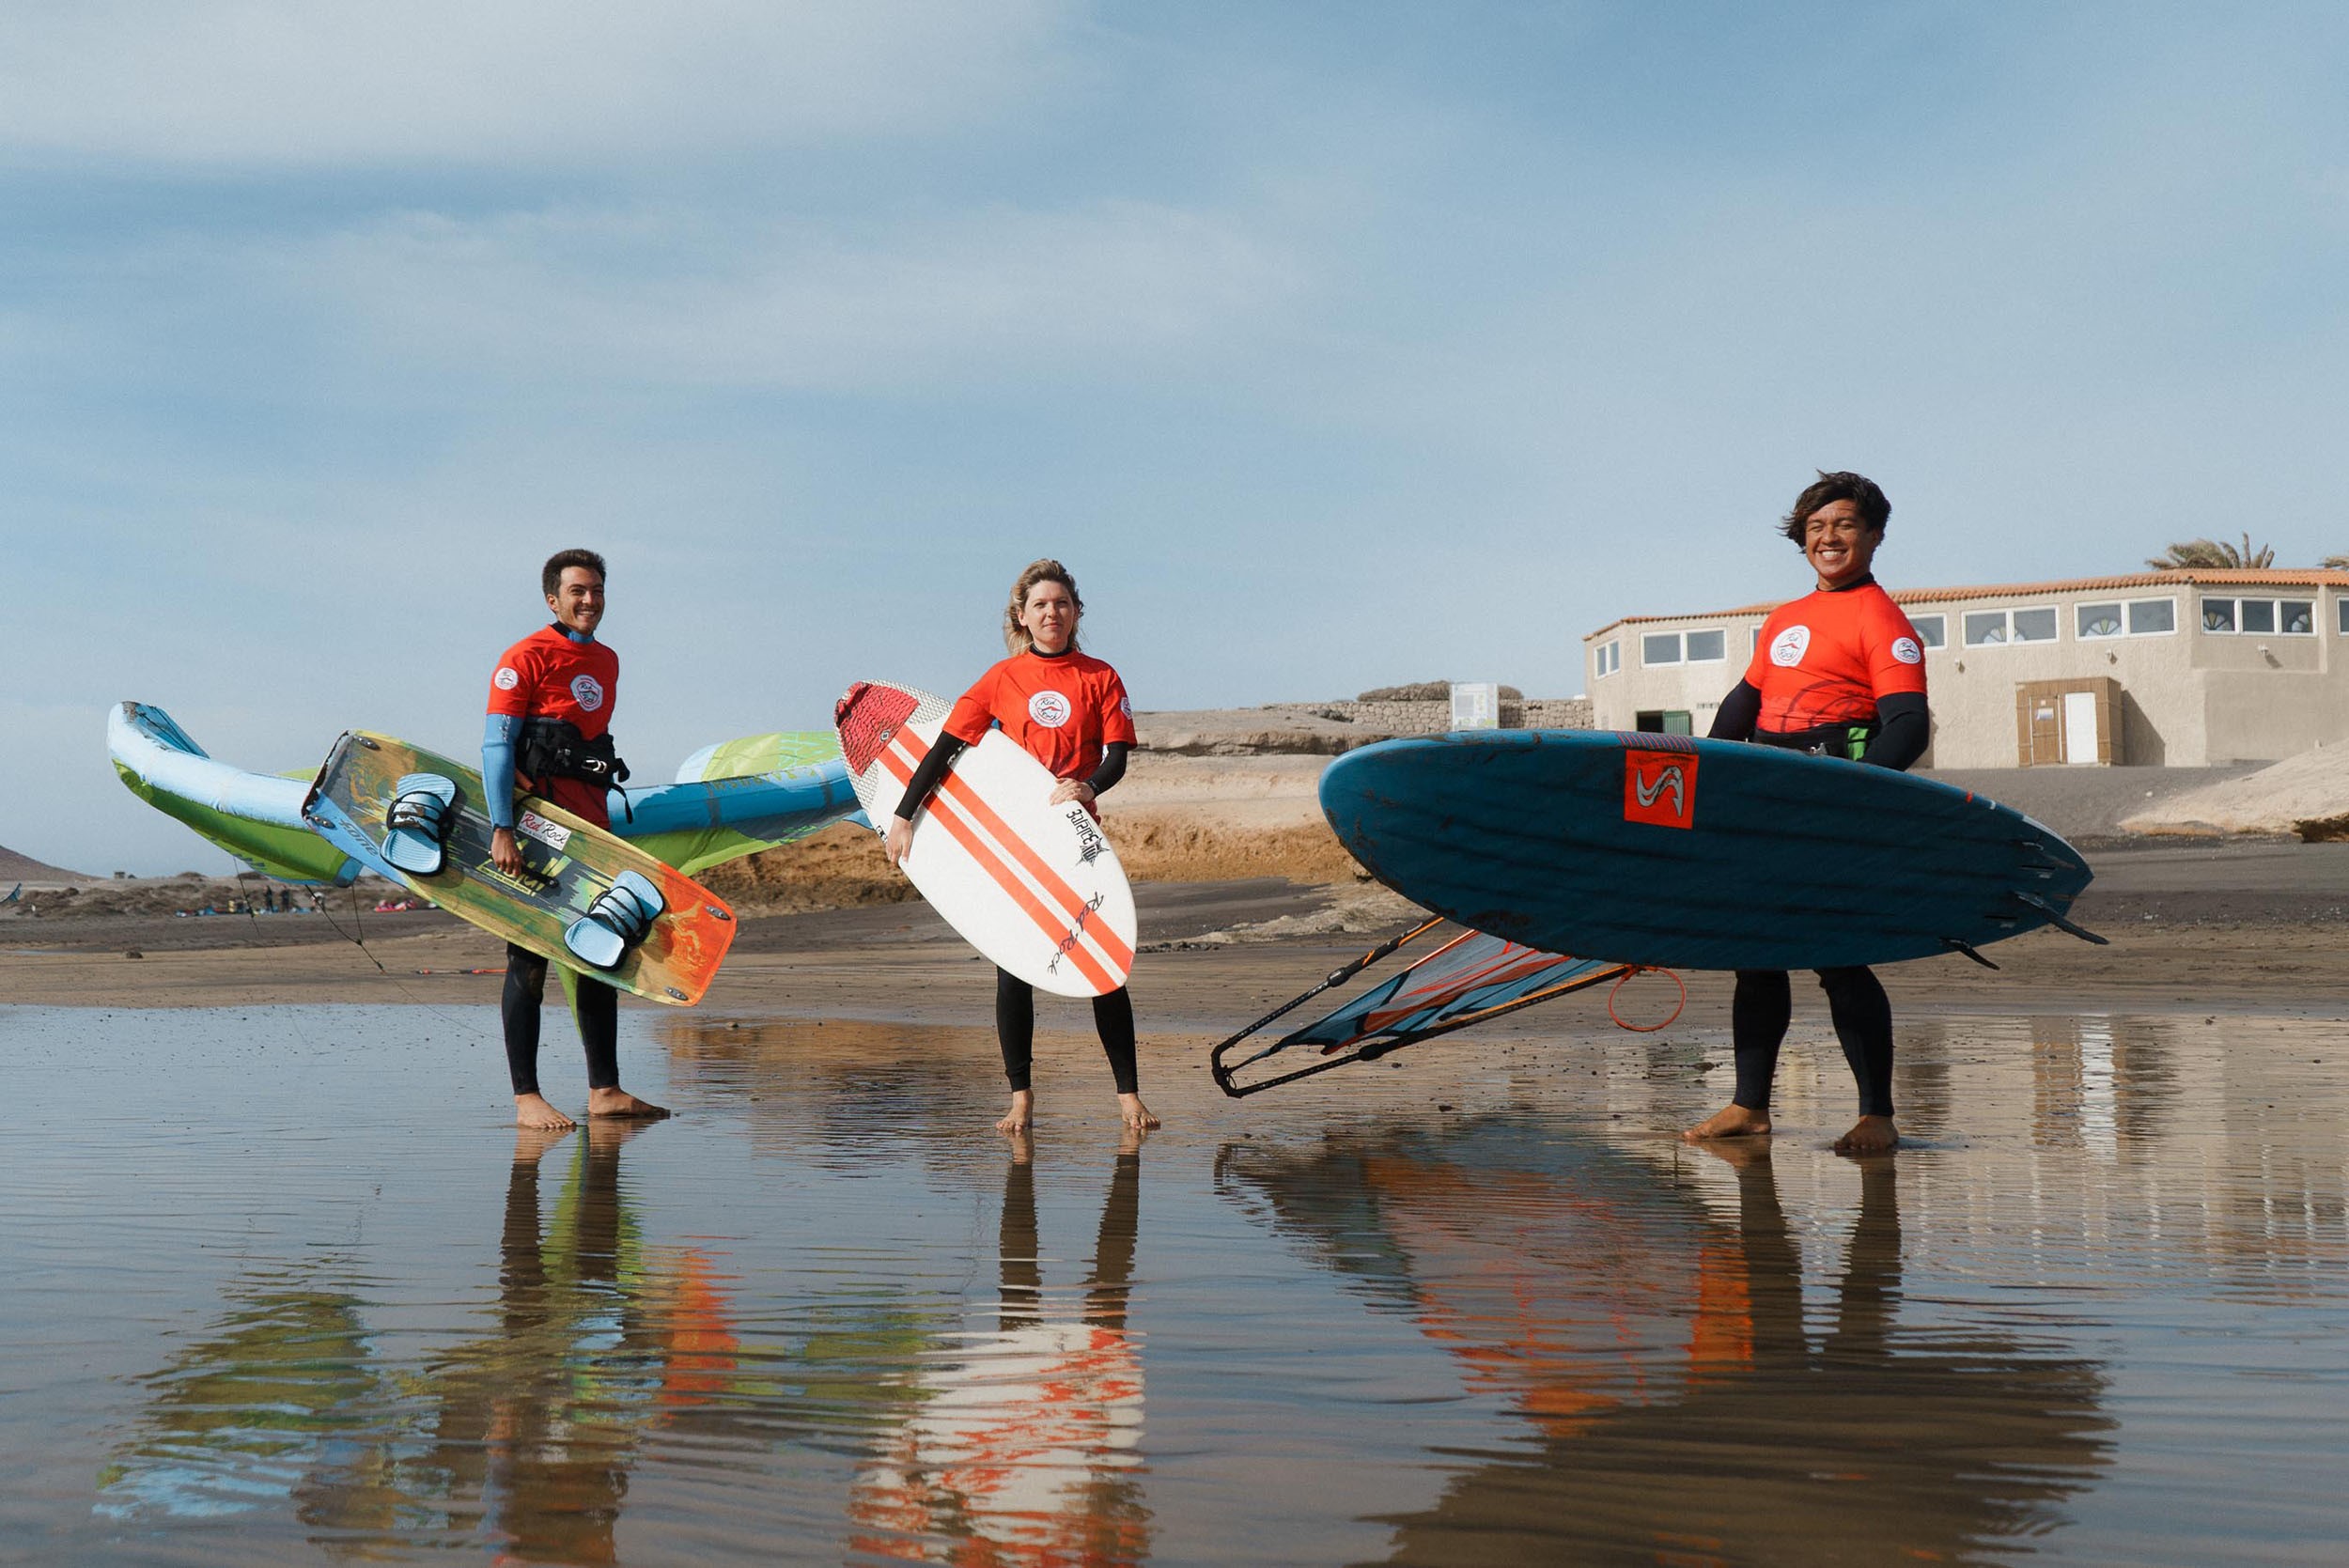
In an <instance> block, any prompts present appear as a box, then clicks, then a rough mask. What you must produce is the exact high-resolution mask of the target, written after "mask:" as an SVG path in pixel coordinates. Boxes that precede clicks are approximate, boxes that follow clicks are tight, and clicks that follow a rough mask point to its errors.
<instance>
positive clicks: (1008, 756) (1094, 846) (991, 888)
mask: <svg viewBox="0 0 2349 1568" xmlns="http://www.w3.org/2000/svg"><path fill="white" fill-rule="evenodd" d="M952 710H953V705H952V704H951V703H949V702H947V701H946V700H945V699H944V698H942V697H936V696H932V695H931V694H930V693H929V692H926V691H916V690H914V689H913V688H911V687H907V686H892V685H889V684H887V683H885V682H881V681H859V682H858V683H857V684H856V685H854V686H852V687H850V688H849V689H848V694H847V695H845V696H843V697H842V698H841V699H840V703H839V706H837V707H836V708H835V709H834V710H833V719H834V722H835V723H836V725H837V727H838V729H839V732H840V750H841V753H842V754H843V755H844V756H845V757H846V758H847V759H848V777H849V779H850V780H851V782H852V783H853V784H855V786H856V795H857V800H859V801H860V802H861V803H862V804H863V807H864V815H866V817H868V818H869V819H870V820H871V821H872V823H873V825H874V826H875V828H876V829H877V830H878V831H881V832H883V833H886V832H887V831H888V827H889V823H890V821H891V819H892V818H893V817H894V816H895V815H896V811H897V802H898V801H900V800H903V799H904V798H905V789H906V784H908V783H909V782H910V780H911V779H912V777H913V770H914V769H915V768H919V767H920V766H921V765H922V759H923V758H924V757H926V756H927V755H929V751H930V748H931V747H932V746H934V745H936V744H937V743H938V736H939V729H940V726H941V725H942V724H943V723H944V722H945V721H946V716H947V714H948V713H949V712H951V711H952ZM1059 782H1060V781H1059V780H1057V779H1055V778H1053V777H1052V774H1051V770H1050V769H1049V768H1046V767H1045V766H1044V765H1043V764H1042V763H1040V762H1038V761H1036V760H1035V758H1034V757H1033V756H1030V755H1029V754H1028V753H1027V752H1026V751H1024V750H1023V749H1021V747H1020V746H1019V743H1018V742H1017V741H1014V740H1013V739H1012V738H1011V737H1009V736H1006V735H1004V734H1003V732H1002V731H1000V730H990V731H988V735H987V737H986V738H985V739H984V740H981V741H980V742H979V743H978V744H977V745H975V746H972V747H970V748H968V749H966V750H965V751H964V752H963V753H962V754H961V755H959V756H957V758H955V764H954V767H953V768H950V769H948V771H947V774H946V777H945V779H944V780H943V781H942V782H941V784H940V785H939V787H938V790H937V793H935V794H933V795H932V796H931V797H930V800H929V803H928V805H927V806H926V807H925V809H924V810H923V811H922V812H921V813H920V814H919V815H916V816H915V818H914V822H913V845H912V847H911V848H910V850H909V851H908V852H907V854H906V858H905V862H904V868H905V874H906V876H907V877H909V878H910V879H911V881H912V883H913V885H914V886H915V887H916V888H919V889H920V890H921V893H922V896H923V897H924V898H926V899H927V900H928V901H929V903H930V906H931V907H932V908H935V909H937V911H938V912H939V914H940V915H941V916H942V917H943V918H944V920H945V922H946V924H949V925H951V926H953V927H954V928H955V930H956V931H957V932H958V933H960V934H961V936H962V939H963V940H965V941H967V942H969V943H970V944H971V945H972V947H975V948H977V949H978V950H979V952H980V953H981V955H984V956H986V957H988V958H989V959H992V960H993V961H994V962H995V963H996V964H997V965H999V966H1001V967H1002V968H1003V969H1004V970H1007V971H1009V972H1010V973H1012V974H1015V975H1018V976H1019V978H1020V979H1022V980H1024V981H1026V982H1027V983H1028V984H1029V985H1031V986H1040V987H1042V988H1043V989H1045V990H1047V991H1050V992H1053V993H1054V994H1056V995H1059V996H1068V997H1086V996H1102V995H1105V994H1107V993H1108V992H1111V991H1114V990H1116V989H1117V988H1118V987H1119V986H1123V985H1125V984H1126V977H1127V976H1128V974H1130V973H1131V972H1132V971H1133V967H1134V938H1135V934H1136V927H1135V923H1134V895H1133V890H1132V889H1131V888H1129V887H1128V886H1127V883H1126V869H1125V867H1124V866H1122V865H1120V864H1119V863H1118V860H1117V851H1116V850H1115V849H1113V848H1112V847H1111V846H1110V841H1109V838H1108V836H1107V835H1106V834H1104V833H1103V832H1102V831H1101V825H1100V823H1098V822H1097V821H1096V820H1095V819H1094V816H1093V814H1092V813H1091V812H1089V811H1087V810H1085V808H1084V807H1083V806H1081V805H1080V804H1078V803H1077V802H1076V801H1073V800H1069V801H1064V802H1062V803H1061V804H1059V805H1053V804H1052V803H1051V795H1052V790H1053V788H1054V787H1055V786H1056V785H1057V784H1059Z"/></svg>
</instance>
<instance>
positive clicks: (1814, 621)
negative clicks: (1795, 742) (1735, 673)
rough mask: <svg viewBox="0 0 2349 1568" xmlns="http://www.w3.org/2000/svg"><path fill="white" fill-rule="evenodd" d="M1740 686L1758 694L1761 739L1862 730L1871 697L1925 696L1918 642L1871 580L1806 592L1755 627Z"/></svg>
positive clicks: (1869, 717) (1872, 709)
mask: <svg viewBox="0 0 2349 1568" xmlns="http://www.w3.org/2000/svg"><path fill="white" fill-rule="evenodd" d="M1746 684H1747V685H1749V686H1751V687H1752V688H1753V689H1754V690H1755V691H1759V692H1761V693H1762V717H1761V721H1760V724H1759V726H1758V727H1759V728H1760V729H1761V730H1762V731H1763V732H1765V733H1767V734H1773V735H1793V734H1797V733H1799V732H1801V731H1804V730H1813V729H1818V728H1821V727H1823V726H1825V725H1828V724H1864V723H1868V722H1871V721H1873V720H1875V717H1876V700H1877V699H1878V698H1879V697H1889V696H1891V695H1892V694H1893V693H1895V692H1901V691H1907V692H1914V693H1915V694H1916V695H1918V696H1923V695H1924V694H1925V649H1924V644H1923V643H1922V642H1921V641H1920V640H1919V639H1918V636H1917V629H1916V628H1915V627H1913V626H1911V625H1909V623H1908V617H1907V616H1906V615H1904V614H1903V613H1901V607H1900V606H1899V605H1897V604H1894V603H1893V602H1892V596H1891V595H1890V594H1888V593H1886V592H1885V591H1884V590H1883V589H1882V588H1879V587H1877V586H1876V585H1875V583H1874V582H1865V583H1861V584H1859V586H1857V587H1851V588H1844V589H1842V590H1840V591H1838V592H1834V593H1828V592H1825V591H1821V592H1817V593H1812V594H1810V595H1807V596H1805V597H1804V598H1798V599H1797V600H1795V601H1794V602H1793V603H1791V604H1781V605H1780V606H1779V607H1778V608H1777V609H1776V610H1774V611H1772V612H1771V613H1770V618H1769V619H1768V620H1766V621H1764V622H1763V623H1762V635H1761V638H1760V639H1759V640H1758V641H1757V642H1756V643H1755V644H1754V646H1753V661H1752V662H1751V663H1750V664H1748V665H1747V666H1746Z"/></svg>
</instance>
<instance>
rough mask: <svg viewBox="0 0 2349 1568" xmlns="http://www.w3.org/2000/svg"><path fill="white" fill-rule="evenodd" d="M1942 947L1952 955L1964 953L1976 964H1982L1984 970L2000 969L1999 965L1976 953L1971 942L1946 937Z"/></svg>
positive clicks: (1943, 939)
mask: <svg viewBox="0 0 2349 1568" xmlns="http://www.w3.org/2000/svg"><path fill="white" fill-rule="evenodd" d="M1941 945H1942V946H1943V947H1946V948H1948V949H1949V950H1950V951H1951V952H1952V953H1963V954H1964V955H1966V956H1967V957H1968V958H1971V959H1972V960H1973V961H1974V962H1975V963H1977V964H1980V965H1981V966H1982V967H1983V969H1986V970H1994V969H1997V968H1998V967H1999V966H1998V965H1996V964H1994V963H1992V962H1991V961H1990V960H1989V959H1987V958H1985V957H1983V955H1981V954H1979V953H1976V952H1975V951H1974V949H1973V944H1971V943H1970V942H1962V941H1959V940H1958V939H1956V938H1955V937H1944V938H1942V939H1941Z"/></svg>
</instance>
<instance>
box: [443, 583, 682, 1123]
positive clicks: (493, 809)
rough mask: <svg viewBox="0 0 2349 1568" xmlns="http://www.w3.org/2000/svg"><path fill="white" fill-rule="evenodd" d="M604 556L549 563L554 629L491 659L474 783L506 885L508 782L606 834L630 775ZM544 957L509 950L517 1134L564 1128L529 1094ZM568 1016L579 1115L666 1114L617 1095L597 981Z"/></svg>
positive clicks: (613, 999)
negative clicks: (581, 1069) (609, 633)
mask: <svg viewBox="0 0 2349 1568" xmlns="http://www.w3.org/2000/svg"><path fill="white" fill-rule="evenodd" d="M603 580H604V570H603V557H602V556H600V555H599V554H597V553H596V552H595V551H592V550H566V551H561V552H560V553H558V554H555V555H552V556H550V557H549V558H548V560H547V564H546V567H545V568H544V569H543V570H542V571H541V572H540V573H539V577H538V585H539V588H540V591H541V592H543V593H544V594H545V595H546V599H547V608H548V609H549V610H552V612H553V613H554V622H553V624H552V625H551V626H545V627H541V628H539V629H537V631H534V632H532V633H531V634H530V635H529V636H527V637H525V638H523V639H522V640H521V642H519V643H517V644H514V645H513V646H512V647H510V648H508V649H506V653H505V655H504V657H502V658H501V659H499V660H498V667H497V673H496V674H495V675H491V676H490V714H489V722H488V724H487V726H486V727H485V729H484V730H483V733H482V737H481V779H482V784H483V787H484V793H485V794H487V796H488V797H489V799H488V802H487V804H488V807H489V814H490V828H491V830H492V831H491V832H490V860H491V861H492V862H495V863H496V865H497V868H498V870H499V871H501V872H503V873H505V874H506V876H508V877H522V876H526V875H528V870H527V866H526V864H525V862H524V861H523V859H522V851H521V841H520V839H519V838H517V837H516V831H517V828H518V825H519V824H518V821H517V817H516V813H515V806H514V796H515V789H516V785H517V784H519V785H521V787H522V788H524V789H527V790H529V791H530V792H531V793H532V794H534V795H539V796H543V797H544V798H545V799H547V800H552V801H553V802H554V803H555V804H556V805H558V806H561V807H562V808H563V809H564V810H565V811H568V812H570V813H572V814H573V815H579V816H583V817H585V818H586V819H587V820H588V821H590V822H592V823H594V824H595V825H596V826H598V827H599V828H606V827H610V826H611V824H612V815H611V812H610V809H609V808H608V807H607V806H606V805H605V803H604V798H605V795H606V794H607V792H608V791H609V790H610V789H611V787H612V786H613V785H614V784H618V783H620V782H622V781H624V780H625V779H626V778H627V777H628V769H627V768H626V767H625V766H624V765H622V764H621V762H620V760H619V758H618V757H617V756H616V755H614V752H613V746H612V733H611V731H612V708H613V705H614V702H615V701H616V700H617V693H618V689H619V683H620V660H619V656H618V655H617V654H615V653H614V652H613V651H612V650H611V649H610V648H608V647H605V646H604V645H603V644H601V643H599V642H597V641H596V628H597V627H598V626H599V624H601V622H602V620H603ZM546 989H547V961H546V960H545V959H544V958H541V957H539V956H538V955H537V954H535V953H532V952H530V951H528V950H527V949H525V948H521V947H517V946H515V945H513V944H512V943H510V942H509V943H507V944H506V993H505V995H504V996H503V997H502V998H501V999H500V1001H499V1012H500V1014H501V1015H502V1016H503V1018H504V1021H505V1025H506V1069H507V1071H508V1072H509V1073H510V1074H511V1075H512V1077H513V1080H514V1120H515V1122H516V1123H517V1124H518V1125H520V1126H525V1127H568V1126H573V1125H574V1124H573V1122H572V1121H571V1119H570V1118H569V1117H568V1116H566V1115H564V1114H563V1112H561V1111H559V1110H555V1109H554V1107H553V1106H552V1105H550V1104H548V1103H547V1099H546V1096H545V1095H544V1094H540V1093H539V1092H538V1022H539V1009H540V1007H541V1005H542V1003H543V1002H544V1001H545V997H546ZM570 989H571V1016H572V1017H574V1018H575V1019H576V1020H577V1021H578V1024H579V1039H580V1044H581V1045H582V1046H583V1047H584V1048H585V1049H586V1052H587V1114H589V1115H590V1116H666V1115H667V1114H668V1112H667V1111H666V1110H662V1109H661V1107H660V1106H657V1105H653V1104H651V1103H650V1102H648V1101H646V1100H640V1099H638V1098H637V1097H636V1096H635V1095H633V1094H630V1093H629V1092H628V1091H627V1090H625V1089H623V1088H621V1087H620V1060H619V1038H620V997H619V993H618V992H617V991H615V990H614V989H613V988H612V987H611V986H608V985H606V984H605V983H604V982H602V981H600V980H591V979H589V978H588V977H587V976H585V975H580V976H577V977H576V979H575V981H574V982H573V984H572V985H571V987H570Z"/></svg>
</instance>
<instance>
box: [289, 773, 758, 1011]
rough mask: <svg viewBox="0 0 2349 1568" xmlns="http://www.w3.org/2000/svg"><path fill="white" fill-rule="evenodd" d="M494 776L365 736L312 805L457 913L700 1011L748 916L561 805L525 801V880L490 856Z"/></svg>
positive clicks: (336, 839)
mask: <svg viewBox="0 0 2349 1568" xmlns="http://www.w3.org/2000/svg"><path fill="white" fill-rule="evenodd" d="M484 799H485V797H484V794H483V791H482V785H481V775H480V774H478V773H476V772H474V770H473V769H472V768H467V767H465V766H463V765H462V764H460V763H457V762H452V761H451V760H449V759H448V758H447V757H444V756H440V755H437V754H436V753H431V752H428V751H425V750H423V749H422V748H420V747H415V746H411V745H409V744H408V743H406V742H405V741H401V740H395V739H393V738H392V737H389V736H382V735H370V734H368V733H367V732H366V731H364V730H351V731H349V732H347V733H346V734H345V735H344V736H343V737H342V738H341V739H339V740H337V741H336V742H335V743H334V751H333V752H331V753H328V755H327V758H326V765H325V766H324V767H323V768H320V769H319V775H318V778H317V779H316V780H315V781H314V782H313V783H312V784H311V785H310V790H309V793H308V795H307V796H306V797H305V798H304V799H303V803H302V810H303V815H304V816H305V817H306V818H307V819H308V821H310V822H311V823H312V824H313V825H314V826H316V828H317V829H318V831H319V833H320V835H321V836H323V837H324V838H325V839H326V840H327V841H328V842H330V843H332V844H334V846H337V847H339V848H340V849H342V850H343V851H344V852H345V853H346V854H349V855H350V856H352V857H354V858H356V859H358V860H360V861H362V862H365V863H366V864H367V865H368V866H370V867H372V868H374V869H376V870H379V871H381V872H382V873H383V874H384V875H386V876H389V877H395V878H397V880H398V881H400V882H402V883H404V884H405V885H406V886H407V887H408V888H410V889H411V890H412V891H413V892H416V893H422V894H423V895H424V896H426V897H427V898H429V899H431V900H432V901H433V902H435V903H437V904H439V905H440V906H441V907H442V908H444V909H447V910H448V911H450V912H451V913H452V914H457V915H460V916H462V917H463V918H465V919H466V920H469V921H471V922H472V923H473V924H475V925H478V926H480V927H481V928H482V929H483V930H485V931H487V932H489V933H490V935H492V936H495V937H502V938H504V939H506V940H507V941H509V942H513V943H515V944H517V945H518V946H521V947H524V948H527V949H528V950H530V951H531V952H533V953H536V954H538V955H541V956H542V957H546V958H549V959H552V960H553V961H554V962H555V963H558V964H562V965H565V966H566V967H568V968H569V969H573V970H578V971H579V972H580V973H582V974H584V975H587V976H589V977H590V978H592V979H597V980H602V981H606V982H608V983H610V984H612V985H614V986H619V987H620V988H621V989H622V990H626V991H632V992H634V993H635V994H636V995H638V996H641V997H646V998H649V999H650V1000H652V1001H665V1002H672V1003H677V1004H681V1005H685V1006H691V1005H692V1003H694V1002H696V1001H700V1000H701V998H702V993H703V992H704V991H706V990H708V988H709V982H710V980H711V978H712V977H713V976H715V975H716V974H717V972H718V965H719V964H720V962H721V961H722V960H723V959H724V957H725V955H726V949H727V947H728V946H730V945H731V944H732V943H733V941H734V930H735V921H734V912H733V910H731V909H729V908H727V907H726V905H725V903H724V901H723V900H722V899H720V898H719V897H718V896H717V895H716V894H715V893H711V892H710V891H709V890H708V889H707V888H705V887H703V886H702V885H701V884H700V883H698V882H695V881H693V880H692V878H691V877H686V876H685V875H684V874H683V873H681V872H678V871H676V870H673V869H672V868H670V867H669V866H666V865H664V864H662V863H661V862H659V861H657V860H655V859H653V858H652V857H651V856H650V855H648V854H646V853H645V852H644V851H643V850H641V849H638V848H636V847H635V846H632V845H630V844H628V843H626V842H625V841H623V840H621V839H619V838H616V837H614V836H613V835H612V834H611V833H609V832H607V831H604V830H602V829H600V828H598V827H596V826H594V825H593V824H592V823H589V822H586V821H583V819H581V818H579V817H577V816H574V815H571V814H570V813H568V812H567V811H564V810H563V809H561V808H560V807H558V806H554V805H551V804H549V803H548V802H546V801H544V800H537V799H535V798H532V797H528V796H525V797H523V798H522V799H521V800H519V801H518V802H517V803H516V814H517V824H518V826H517V829H516V833H515V837H516V841H517V843H518V844H519V845H520V846H521V852H522V859H523V862H524V869H523V871H522V872H521V874H520V875H517V876H508V875H506V873H505V872H502V871H500V870H499V869H498V868H497V865H496V863H495V862H493V861H491V859H490V819H489V817H488V815H486V814H485V813H484V811H483V809H482V802H483V800H484Z"/></svg>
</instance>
